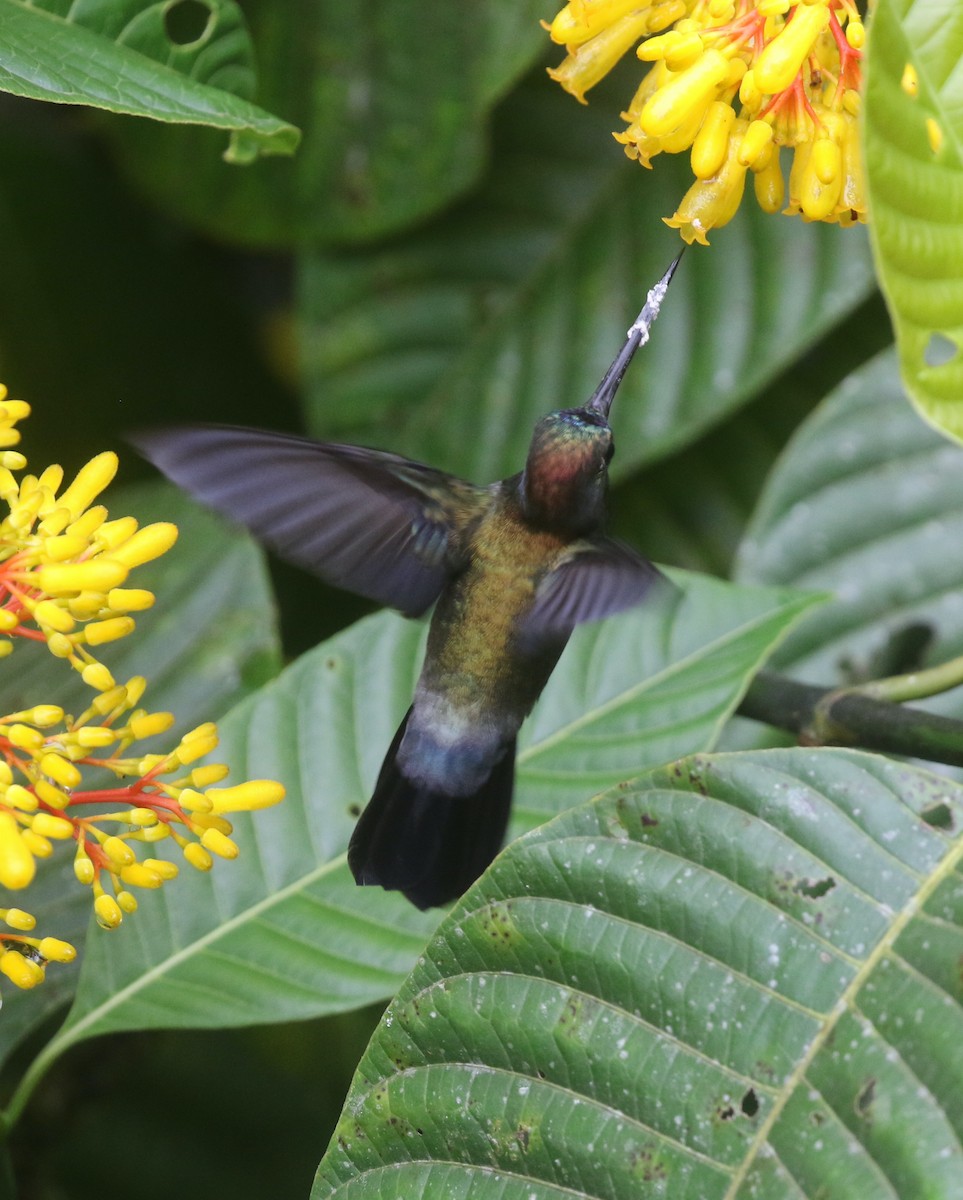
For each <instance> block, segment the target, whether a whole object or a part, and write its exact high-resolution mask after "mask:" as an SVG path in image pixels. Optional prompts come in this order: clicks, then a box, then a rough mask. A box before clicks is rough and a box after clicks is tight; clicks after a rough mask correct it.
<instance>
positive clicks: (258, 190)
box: [116, 0, 550, 247]
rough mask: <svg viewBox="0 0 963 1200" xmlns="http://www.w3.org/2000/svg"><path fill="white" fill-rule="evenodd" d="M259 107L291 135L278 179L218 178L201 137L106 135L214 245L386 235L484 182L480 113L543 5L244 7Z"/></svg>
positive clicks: (314, 3) (145, 132)
mask: <svg viewBox="0 0 963 1200" xmlns="http://www.w3.org/2000/svg"><path fill="white" fill-rule="evenodd" d="M245 11H246V12H247V13H248V16H249V19H250V22H251V27H252V31H253V34H254V41H255V44H256V45H257V46H258V48H259V67H260V80H261V96H262V100H263V102H264V103H265V104H267V105H268V106H269V107H270V108H271V109H276V110H277V111H278V112H283V113H285V114H286V115H287V116H289V117H290V119H291V120H292V121H296V122H297V124H298V126H299V127H301V128H302V129H303V130H304V143H303V146H302V148H301V152H300V153H299V154H298V156H297V158H296V159H294V160H292V161H291V162H289V163H280V162H272V163H261V164H258V165H257V166H256V167H255V168H254V169H253V170H251V171H246V172H244V173H243V174H240V173H238V172H230V171H227V170H225V168H224V167H223V166H222V165H221V164H220V163H218V162H217V161H216V159H215V156H214V155H212V154H209V153H207V152H206V144H207V142H208V141H209V135H206V134H204V133H203V132H195V131H186V130H169V129H168V130H165V129H162V128H159V127H147V126H140V127H138V128H136V129H134V128H126V129H117V130H116V133H117V136H118V139H119V143H120V145H121V148H122V151H123V158H124V163H125V165H126V167H127V168H128V169H129V170H130V171H131V173H132V174H133V175H134V177H135V178H136V179H137V181H138V183H139V184H140V186H141V187H142V188H144V189H145V190H146V191H148V192H149V193H150V194H151V195H152V196H153V197H154V198H155V201H156V202H158V203H160V204H162V205H163V207H164V208H165V209H167V210H168V211H170V212H172V213H174V214H176V215H177V216H178V217H180V218H181V219H183V220H186V221H189V222H191V223H193V224H195V225H197V226H199V227H201V228H203V229H205V230H206V231H208V232H210V233H212V234H214V235H215V236H217V237H219V238H227V239H231V240H235V241H244V242H249V243H256V244H260V245H274V246H282V247H290V246H302V245H305V244H308V243H320V244H325V245H330V244H331V243H332V242H335V243H336V242H343V241H345V240H350V241H357V240H359V239H362V238H371V237H376V236H380V235H383V234H385V233H389V232H391V231H392V230H395V229H398V228H400V227H402V226H404V225H408V224H411V223H412V222H414V221H416V220H418V219H419V218H423V217H425V216H426V215H428V214H429V213H432V212H435V211H437V210H438V209H439V208H440V207H441V206H442V205H444V204H445V203H447V202H449V201H450V200H451V199H452V197H454V196H456V195H459V194H460V193H462V192H463V191H465V189H466V188H467V187H468V186H470V185H471V183H473V181H474V180H475V179H476V178H477V176H478V173H479V171H480V170H481V169H482V166H483V163H484V159H485V152H486V145H485V122H486V119H487V114H488V110H489V109H490V107H491V105H492V104H493V103H494V102H495V100H496V99H498V97H499V96H500V95H501V94H502V93H503V92H504V91H505V90H506V88H507V87H508V86H509V84H510V83H512V82H513V81H514V80H515V79H516V78H517V76H518V75H519V74H520V73H521V72H522V71H523V70H524V69H525V68H526V67H527V66H528V65H529V64H530V63H531V61H532V59H533V58H534V56H535V55H536V54H538V52H539V50H540V49H541V48H542V46H543V44H544V40H545V35H544V33H543V32H542V30H541V29H540V28H539V26H538V18H539V17H540V16H545V15H550V10H549V9H547V7H546V4H545V3H544V0H524V3H520V2H519V0H476V2H475V3H472V4H433V5H422V6H420V7H419V8H418V9H417V11H416V12H415V11H413V10H412V8H411V5H410V4H409V3H408V0H380V2H379V3H377V4H345V3H343V0H285V3H283V4H277V3H276V2H275V0H251V3H249V4H245Z"/></svg>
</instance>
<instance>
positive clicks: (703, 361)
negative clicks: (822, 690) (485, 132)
mask: <svg viewBox="0 0 963 1200" xmlns="http://www.w3.org/2000/svg"><path fill="white" fill-rule="evenodd" d="M599 90H600V91H601V90H602V89H599ZM617 111H618V109H617V107H616V106H614V105H612V104H610V103H607V102H606V99H605V97H603V96H600V97H599V98H598V100H596V99H595V93H593V102H592V105H591V106H590V108H589V109H588V110H577V111H575V112H574V113H573V112H572V102H571V97H570V96H566V95H564V94H562V93H561V92H560V91H557V90H552V89H546V88H545V85H544V81H543V80H534V81H531V82H529V83H526V84H525V86H523V87H522V88H520V89H518V90H517V92H516V93H515V94H514V95H513V96H512V97H511V99H510V100H509V101H508V102H507V103H506V104H505V106H504V107H503V109H502V110H500V111H499V112H498V114H497V115H496V120H495V125H494V130H493V134H494V153H493V162H492V168H491V171H490V174H489V177H488V180H487V182H486V183H485V184H484V185H483V187H482V188H481V189H480V191H479V192H478V193H477V194H476V195H475V196H474V197H472V198H471V199H470V200H468V201H466V202H465V203H464V204H462V205H460V206H459V207H458V208H456V209H455V210H453V211H452V213H451V214H450V215H449V216H448V217H447V218H445V219H443V220H441V221H438V222H436V223H434V224H433V225H432V226H431V227H430V228H428V229H421V230H418V231H416V232H415V233H413V234H411V235H410V236H408V237H406V238H404V239H400V240H398V241H395V242H392V243H390V244H388V245H387V246H379V247H377V248H375V249H373V250H366V251H357V252H340V253H338V254H337V255H330V254H329V255H324V254H321V253H318V254H315V255H312V256H306V257H305V258H304V260H303V263H302V289H301V319H302V325H303V333H304V336H303V338H302V341H303V345H304V348H305V349H304V355H305V379H306V384H307V388H308V401H307V403H308V414H307V415H308V420H309V424H310V426H311V428H312V430H313V431H314V432H315V433H316V434H317V435H318V436H322V437H332V436H336V437H337V439H338V440H341V441H357V442H360V443H362V444H365V443H371V442H372V441H373V440H374V441H375V443H376V444H377V441H378V439H379V438H381V439H383V438H384V429H385V427H386V424H391V425H392V426H393V427H394V430H395V431H394V432H393V433H392V443H391V445H392V449H394V450H398V451H399V452H401V453H405V454H408V455H410V456H411V457H413V458H416V459H419V460H421V461H423V462H429V463H432V464H434V465H438V466H444V467H445V469H447V470H450V471H454V472H456V473H458V474H461V475H463V476H464V477H465V478H468V479H472V480H474V481H476V482H479V483H484V482H488V481H489V480H492V479H498V478H501V477H503V476H505V475H508V474H511V473H512V472H513V471H517V470H519V469H520V467H521V465H522V463H524V461H525V454H526V451H527V449H528V440H529V437H530V436H531V429H532V426H533V425H534V423H535V421H536V420H538V418H539V417H541V416H542V415H543V414H544V413H546V412H549V411H551V410H552V409H557V408H564V407H566V406H574V405H578V404H584V403H585V401H586V400H587V399H588V397H589V396H590V395H591V393H592V391H593V389H594V388H595V386H596V384H597V383H598V381H599V379H600V378H601V377H602V373H603V372H604V370H605V369H606V367H607V366H608V364H609V362H610V361H611V359H612V357H613V355H614V354H615V352H616V351H617V350H618V348H619V346H620V344H621V340H622V332H621V331H623V330H625V329H627V328H628V326H629V324H630V323H631V321H632V319H633V318H634V316H635V314H636V313H637V312H638V311H639V309H640V308H641V307H642V303H643V301H644V299H645V292H646V289H647V288H649V287H651V286H652V284H653V283H655V281H656V280H657V279H658V278H659V277H660V275H661V274H662V272H663V271H664V270H665V268H666V266H667V264H668V263H669V261H670V260H671V258H672V257H673V255H674V254H676V253H677V252H678V248H679V241H678V239H677V238H674V237H673V236H671V235H670V233H669V231H668V230H665V229H664V228H663V227H662V226H661V224H660V221H659V218H660V216H663V215H665V214H666V213H669V212H672V211H673V209H674V208H675V205H676V203H677V201H678V197H680V196H681V195H682V194H683V193H684V191H685V188H686V186H687V183H686V182H685V176H686V173H687V172H688V170H689V167H688V163H687V162H671V161H667V162H659V164H658V169H657V170H654V171H652V172H643V171H642V170H640V168H639V166H638V164H637V163H633V162H629V161H628V160H627V159H626V158H625V157H624V155H619V154H613V151H612V147H611V138H610V134H609V131H610V130H611V128H612V127H613V122H615V123H617V122H616V113H617ZM660 230H661V233H660V232H659V231H660ZM715 240H716V235H714V237H713V243H714V244H713V253H712V254H705V253H693V252H690V253H689V254H688V255H687V256H686V257H685V258H684V259H683V260H682V263H681V265H680V268H679V270H678V271H677V272H676V275H675V277H674V279H673V282H672V287H671V290H670V291H669V294H668V296H667V298H666V300H665V302H664V304H663V306H662V311H661V314H660V316H659V320H658V324H657V325H656V327H655V329H654V331H653V333H652V338H651V340H650V342H649V343H648V345H647V346H646V347H645V348H644V350H643V351H642V352H641V353H640V354H639V355H638V356H637V358H636V360H635V362H633V364H632V368H631V370H630V371H629V373H628V375H627V376H626V379H625V382H624V383H623V384H622V388H621V390H620V393H619V398H618V401H617V403H616V405H615V409H614V412H613V426H614V429H615V435H616V439H617V446H618V450H617V454H616V457H615V459H614V462H613V469H614V472H615V477H618V476H620V475H624V474H625V473H627V472H628V471H630V470H631V469H633V468H635V467H637V466H638V465H639V464H640V463H643V462H649V461H652V460H653V459H655V458H658V457H659V456H660V455H663V454H665V453H666V452H667V451H668V450H671V449H674V448H677V447H679V446H681V445H684V444H685V443H686V442H689V441H691V440H692V438H693V437H695V436H696V435H697V434H698V433H700V432H702V431H704V430H705V429H707V428H708V427H709V426H711V425H713V424H715V423H716V422H718V421H719V420H720V419H721V418H722V417H723V416H725V415H726V414H728V413H730V412H732V411H733V410H734V409H736V408H737V407H738V406H739V405H741V404H743V403H744V402H745V401H746V400H747V399H749V398H750V397H751V396H753V395H755V394H756V393H757V392H758V390H759V389H760V388H761V387H763V386H764V385H765V384H766V383H768V382H770V381H771V380H772V379H773V378H774V376H775V375H777V374H778V373H780V372H781V371H783V370H785V368H786V367H787V365H788V364H789V363H791V362H792V361H793V360H794V359H796V358H797V357H798V356H799V355H800V354H802V352H803V351H804V350H805V349H806V348H807V347H808V346H809V345H811V344H812V342H813V341H815V340H816V339H817V338H818V337H819V336H820V334H822V333H824V332H825V331H826V330H828V329H830V328H832V326H833V325H834V324H835V323H836V322H838V321H839V320H840V318H841V317H842V316H843V315H844V314H846V313H847V312H849V311H851V310H852V309H853V308H855V307H856V305H857V304H859V302H860V301H861V300H863V299H864V298H865V297H866V295H867V294H868V292H869V290H870V288H871V287H872V276H871V271H870V263H869V257H868V251H867V246H866V241H865V237H864V235H863V233H862V231H861V230H859V229H847V230H840V229H838V228H833V227H830V226H827V225H825V224H821V223H818V222H817V223H813V224H811V225H804V224H803V223H802V222H800V221H781V220H776V219H774V218H773V217H772V216H769V215H768V214H765V213H762V212H761V211H760V210H759V209H758V208H757V207H756V206H755V205H746V206H743V209H742V211H741V212H740V213H739V215H738V216H737V217H736V218H735V219H734V220H733V221H732V223H731V224H730V225H729V226H727V227H726V228H725V229H723V230H720V231H719V233H718V245H716V244H715ZM790 276H791V278H792V286H791V287H786V286H784V281H785V279H787V278H789V277H790ZM734 297H738V303H734V302H733V298H734Z"/></svg>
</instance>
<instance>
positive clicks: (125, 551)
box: [110, 521, 177, 569]
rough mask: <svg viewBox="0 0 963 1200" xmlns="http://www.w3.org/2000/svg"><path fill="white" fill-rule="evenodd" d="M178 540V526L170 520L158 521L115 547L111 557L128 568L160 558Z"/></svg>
mask: <svg viewBox="0 0 963 1200" xmlns="http://www.w3.org/2000/svg"><path fill="white" fill-rule="evenodd" d="M176 541H177V526H176V525H173V524H171V523H170V522H169V521H158V522H157V523H156V524H154V525H147V526H145V527H144V528H143V529H139V530H138V531H137V533H135V534H134V536H133V537H131V538H128V539H127V541H125V542H122V543H121V544H120V545H119V546H116V547H114V548H113V549H112V550H111V552H110V557H111V559H112V560H113V561H114V562H118V563H122V564H123V565H124V566H125V567H127V568H128V569H131V568H133V567H139V566H140V565H141V564H142V563H146V562H150V561H151V560H152V559H155V558H159V557H160V556H161V555H162V554H166V552H167V551H168V550H169V549H170V548H171V546H173V545H174V543H175V542H176Z"/></svg>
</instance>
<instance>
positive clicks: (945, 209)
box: [865, 0, 963, 440]
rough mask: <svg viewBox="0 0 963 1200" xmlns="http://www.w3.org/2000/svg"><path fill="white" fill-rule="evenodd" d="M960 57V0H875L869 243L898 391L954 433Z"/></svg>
mask: <svg viewBox="0 0 963 1200" xmlns="http://www.w3.org/2000/svg"><path fill="white" fill-rule="evenodd" d="M961 56H963V12H961V11H960V9H959V8H958V7H957V6H954V5H934V4H927V3H921V2H919V0H879V3H878V4H877V5H876V7H875V12H874V14H873V20H872V22H871V28H870V39H869V48H868V54H867V78H866V96H865V100H866V103H865V154H866V178H867V184H868V189H869V199H870V210H871V213H872V223H871V233H872V239H873V249H874V251H875V255H876V261H877V266H878V269H879V277H880V283H881V284H882V287H883V290H884V292H885V294H886V298H887V301H888V303H889V307H890V311H891V314H892V317H893V324H894V327H895V330H896V339H897V343H898V345H899V349H900V369H901V372H902V376H903V381H904V383H905V385H906V389H907V391H908V392H909V394H910V396H911V397H912V399H913V401H914V403H915V404H916V405H917V407H918V408H919V410H920V412H921V413H922V414H923V416H924V417H926V419H927V420H928V421H931V422H932V423H933V424H934V425H935V426H936V427H937V428H938V429H941V430H942V431H943V432H944V433H948V434H950V435H951V436H953V437H955V438H956V439H957V440H963V402H961V399H960V397H961V396H963V354H961V353H960V351H961V349H963V316H961V314H963V72H961V71H960V69H959V64H960V58H961ZM907 67H912V68H913V69H914V70H915V72H916V76H917V78H918V81H919V82H918V93H917V94H915V95H912V94H909V93H908V92H907V90H905V89H904V88H903V87H902V86H901V84H902V81H903V79H904V71H905V70H906V69H907ZM928 124H929V128H928ZM934 130H935V131H938V132H933V131H934ZM931 137H936V138H937V140H938V141H939V142H940V144H939V146H938V148H937V147H935V146H934V144H932V143H931Z"/></svg>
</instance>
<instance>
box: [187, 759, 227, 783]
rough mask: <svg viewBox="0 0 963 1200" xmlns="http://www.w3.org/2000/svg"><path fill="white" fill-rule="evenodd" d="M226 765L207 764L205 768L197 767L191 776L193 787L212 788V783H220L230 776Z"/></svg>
mask: <svg viewBox="0 0 963 1200" xmlns="http://www.w3.org/2000/svg"><path fill="white" fill-rule="evenodd" d="M230 773H231V771H230V768H229V767H228V766H227V764H226V763H207V764H206V765H205V766H203V767H195V768H194V769H193V770H192V771H191V774H190V782H191V786H192V787H195V788H206V787H210V786H211V784H212V783H220V782H221V780H222V779H227V777H228V775H230Z"/></svg>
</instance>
